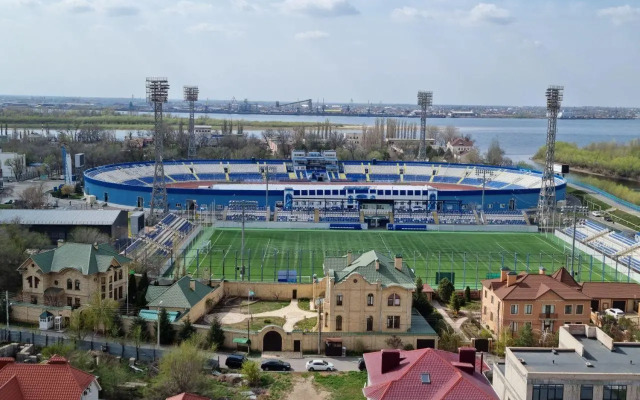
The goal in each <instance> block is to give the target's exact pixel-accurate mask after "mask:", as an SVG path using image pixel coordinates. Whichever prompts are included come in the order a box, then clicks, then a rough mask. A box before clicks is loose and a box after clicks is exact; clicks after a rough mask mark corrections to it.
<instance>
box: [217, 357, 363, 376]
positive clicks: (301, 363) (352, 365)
mask: <svg viewBox="0 0 640 400" xmlns="http://www.w3.org/2000/svg"><path fill="white" fill-rule="evenodd" d="M229 354H231V353H216V355H215V356H217V357H219V360H220V366H221V367H224V363H225V361H226V360H227V355H229ZM271 358H273V357H271ZM358 358H359V357H325V356H317V355H313V356H312V355H305V356H304V357H303V358H279V359H280V360H282V361H286V362H288V363H289V364H291V367H292V368H293V370H294V371H295V372H304V371H306V370H307V369H306V363H307V361H309V360H315V359H322V360H326V361H328V362H330V363H332V364H333V365H334V366H335V367H336V369H337V370H338V371H357V370H358ZM249 359H250V360H252V361H256V362H257V363H262V361H264V360H266V359H267V358H261V357H258V358H254V357H249Z"/></svg>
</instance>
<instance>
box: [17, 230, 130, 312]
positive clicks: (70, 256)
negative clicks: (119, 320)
mask: <svg viewBox="0 0 640 400" xmlns="http://www.w3.org/2000/svg"><path fill="white" fill-rule="evenodd" d="M130 261H131V260H130V259H129V258H127V257H124V256H121V255H120V254H118V252H116V251H115V250H114V249H113V248H112V247H111V246H109V245H108V244H99V245H98V244H93V245H92V244H83V243H64V244H61V245H60V246H59V247H57V248H55V249H52V250H48V251H44V252H41V253H37V254H34V255H32V256H31V257H29V258H28V259H26V260H25V261H24V262H23V263H22V265H20V267H19V268H18V271H19V272H20V273H21V274H22V295H23V301H25V302H30V303H32V304H45V305H49V306H56V307H60V306H71V307H80V306H82V305H85V304H87V303H89V301H90V300H91V296H92V295H93V294H94V293H100V295H101V296H102V298H103V299H106V298H109V299H114V300H118V301H121V300H124V299H125V296H126V295H127V276H126V274H127V268H126V265H127V264H128V263H129V262H130Z"/></svg>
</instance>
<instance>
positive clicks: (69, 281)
mask: <svg viewBox="0 0 640 400" xmlns="http://www.w3.org/2000/svg"><path fill="white" fill-rule="evenodd" d="M71 289H73V282H71V279H67V290H71Z"/></svg>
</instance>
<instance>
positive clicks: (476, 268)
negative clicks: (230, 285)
mask: <svg viewBox="0 0 640 400" xmlns="http://www.w3.org/2000/svg"><path fill="white" fill-rule="evenodd" d="M207 236H208V235H207ZM209 240H210V244H209V246H207V247H208V248H209V249H210V250H205V249H203V250H201V251H199V252H195V251H191V252H190V254H189V255H188V256H185V259H183V261H184V262H185V263H186V265H188V271H189V273H191V274H192V275H195V276H197V277H207V276H209V273H210V274H211V277H212V278H213V279H220V278H225V279H229V280H239V279H241V278H243V279H244V280H251V281H267V282H273V281H275V280H277V275H276V271H278V270H290V271H292V270H295V271H296V274H297V276H298V279H299V281H301V282H310V281H311V276H313V274H316V275H319V276H321V275H322V263H323V260H324V257H325V255H327V256H332V255H344V254H346V253H347V251H348V250H352V251H353V252H355V253H358V252H363V251H369V250H377V251H379V252H381V253H383V254H385V255H390V256H394V255H395V254H402V255H403V257H404V259H405V261H406V262H407V263H408V264H409V266H410V267H411V268H413V269H414V271H415V272H416V275H418V276H420V277H422V278H423V280H424V281H425V282H426V283H429V284H430V285H436V276H437V274H438V272H440V273H447V272H453V273H455V285H456V287H457V288H464V287H466V286H467V285H468V286H470V287H471V288H472V289H475V288H478V287H479V286H480V281H481V280H482V279H486V278H487V277H490V276H491V275H490V274H493V276H495V274H498V273H499V272H500V268H501V267H502V266H506V267H509V268H510V269H511V270H515V271H523V270H529V271H533V272H536V271H538V268H539V267H540V266H542V267H544V268H546V270H547V273H551V272H553V271H556V270H557V269H559V268H560V267H562V266H565V265H569V264H570V263H571V259H570V258H571V257H570V248H569V246H568V245H567V244H566V243H564V242H562V241H560V240H559V239H557V238H555V237H553V236H549V237H548V238H547V236H545V235H542V234H533V233H467V232H387V231H358V232H353V231H351V232H348V231H312V230H271V229H269V230H267V229H264V230H246V231H245V267H246V270H245V272H246V274H245V276H244V277H241V275H240V272H241V271H240V269H239V268H238V269H236V268H235V267H236V265H237V266H240V265H242V264H241V260H242V257H241V254H240V253H241V247H242V246H241V231H240V230H239V229H216V230H214V231H212V234H211V236H210V239H209ZM206 241H207V238H206V237H205V238H204V240H201V242H200V246H202V245H203V244H204V243H205V242H206ZM592 265H593V267H592ZM620 268H621V269H620V271H618V273H617V274H616V271H614V270H613V269H612V268H610V267H609V266H604V269H603V265H602V262H601V261H599V260H598V259H596V258H593V260H592V259H591V257H590V256H588V255H586V254H583V253H581V252H579V251H576V258H575V259H574V270H576V271H577V272H578V276H579V278H578V279H579V280H581V281H589V280H593V281H602V280H603V276H604V280H607V281H613V280H619V281H626V279H627V277H626V275H625V274H624V273H623V270H622V268H623V267H620ZM603 272H604V273H603ZM292 275H293V274H292Z"/></svg>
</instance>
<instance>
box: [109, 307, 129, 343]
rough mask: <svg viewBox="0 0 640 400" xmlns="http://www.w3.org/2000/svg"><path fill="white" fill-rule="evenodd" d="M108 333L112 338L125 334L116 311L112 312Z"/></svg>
mask: <svg viewBox="0 0 640 400" xmlns="http://www.w3.org/2000/svg"><path fill="white" fill-rule="evenodd" d="M108 333H109V336H111V337H113V338H122V337H124V335H125V332H124V326H123V325H122V317H121V316H120V314H119V313H118V312H115V313H114V314H113V317H112V321H111V328H110V329H109V332H108Z"/></svg>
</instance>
